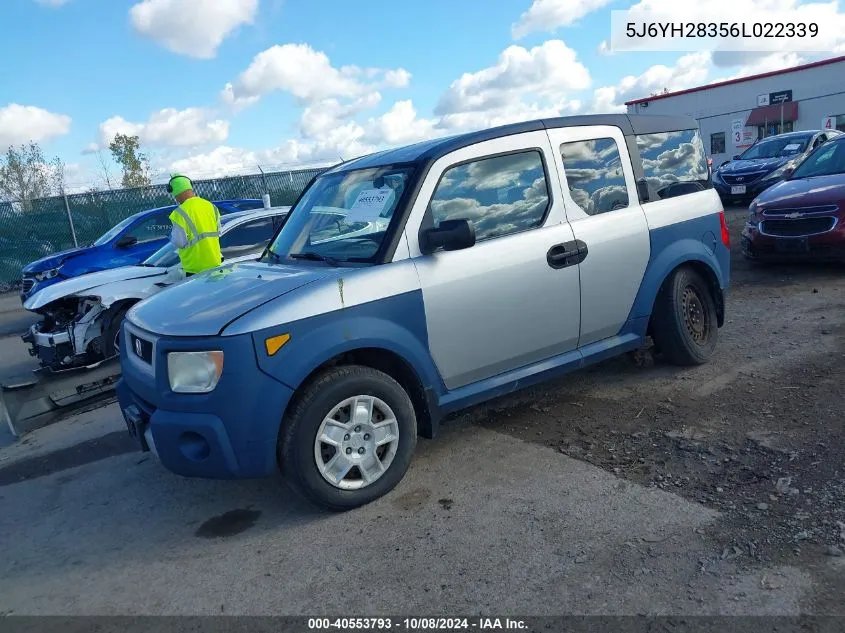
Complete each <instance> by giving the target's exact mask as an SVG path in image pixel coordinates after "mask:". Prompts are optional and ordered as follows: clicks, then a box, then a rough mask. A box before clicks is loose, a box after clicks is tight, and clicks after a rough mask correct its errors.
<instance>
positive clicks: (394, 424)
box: [314, 395, 399, 490]
mask: <svg viewBox="0 0 845 633" xmlns="http://www.w3.org/2000/svg"><path fill="white" fill-rule="evenodd" d="M398 447H399V422H398V420H397V419H396V415H395V414H394V413H393V410H392V409H391V408H390V407H389V406H388V405H387V403H385V402H384V401H383V400H380V399H379V398H376V397H374V396H368V395H358V396H353V397H351V398H347V399H346V400H344V401H343V402H340V403H338V404H337V405H335V406H334V407H333V408H332V410H331V411H330V412H329V414H328V415H327V416H326V417H325V418H324V419H323V422H322V423H321V424H320V428H319V429H317V436H316V438H315V440H314V460H315V462H316V464H317V469H318V470H319V471H320V475H322V477H323V479H325V480H326V481H327V482H328V483H329V484H331V485H332V486H334V487H335V488H339V489H341V490H360V489H362V488H366V487H368V486H371V485H372V484H374V483H375V482H376V481H378V480H379V479H381V477H382V476H384V473H386V472H387V470H388V468H390V465H391V464H392V463H393V459H394V458H395V457H396V451H397V449H398Z"/></svg>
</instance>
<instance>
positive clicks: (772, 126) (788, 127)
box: [757, 121, 792, 139]
mask: <svg viewBox="0 0 845 633" xmlns="http://www.w3.org/2000/svg"><path fill="white" fill-rule="evenodd" d="M787 132H792V121H784V122H783V128H781V125H780V121H776V122H774V123H769V124H767V125H758V126H757V138H758V139H760V138H766V137H767V136H775V135H776V134H786V133H787Z"/></svg>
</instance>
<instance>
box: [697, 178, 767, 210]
mask: <svg viewBox="0 0 845 633" xmlns="http://www.w3.org/2000/svg"><path fill="white" fill-rule="evenodd" d="M777 182H778V181H777V180H772V181H760V182H752V183H749V184H745V185H729V184H727V183H725V182H724V181H722V180H716V179H715V178H714V179H713V188H714V189H715V190H716V192H717V193H718V194H719V198H720V199H721V200H722V204H725V205H736V204H748V203H749V202H751V201H752V200H753V199H754V198H756V197H757V196H759V195H760V194H761V193H763V192H764V191H765V190H766V189H768V188H769V187H772V186H773V185H776V184H777ZM733 187H745V191H744V192H741V193H734V189H733Z"/></svg>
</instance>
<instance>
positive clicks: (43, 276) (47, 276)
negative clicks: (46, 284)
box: [35, 268, 59, 281]
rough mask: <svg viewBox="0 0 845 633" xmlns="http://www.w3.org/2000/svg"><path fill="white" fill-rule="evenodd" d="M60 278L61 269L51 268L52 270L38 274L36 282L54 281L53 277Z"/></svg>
mask: <svg viewBox="0 0 845 633" xmlns="http://www.w3.org/2000/svg"><path fill="white" fill-rule="evenodd" d="M58 276H59V269H58V268H51V269H50V270H45V271H44V272H40V273H36V274H35V280H36V281H44V280H45V279H53V277H58Z"/></svg>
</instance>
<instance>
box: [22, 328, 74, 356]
mask: <svg viewBox="0 0 845 633" xmlns="http://www.w3.org/2000/svg"><path fill="white" fill-rule="evenodd" d="M38 325H39V324H35V325H32V326H31V327H30V328H29V330H27V332H26V333H25V334H24V335H22V336H21V340H22V341H23V342H24V343H28V344H29V345H30V348H29V350H28V351H29V355H30V356H32V357H35V358H37V359H38V360H39V361H41V365H42V366H44V367H51V366H59V365H64V364H66V363H65V361H66V359H72V358H73V357H74V355H75V352H74V349H73V343H72V342H71V338H70V332H68V331H62V332H46V333H45V332H41V331H40V330H39V329H38Z"/></svg>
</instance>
